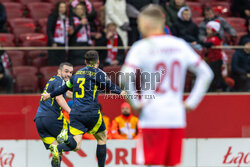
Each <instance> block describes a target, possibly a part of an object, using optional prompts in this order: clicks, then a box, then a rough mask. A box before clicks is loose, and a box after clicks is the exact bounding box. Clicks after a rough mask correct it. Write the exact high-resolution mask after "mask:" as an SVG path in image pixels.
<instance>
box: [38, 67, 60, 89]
mask: <svg viewBox="0 0 250 167" xmlns="http://www.w3.org/2000/svg"><path fill="white" fill-rule="evenodd" d="M57 70H58V66H46V67H41V68H40V73H41V75H42V78H41V82H40V84H41V85H40V88H41V90H42V89H43V88H44V87H45V85H46V83H47V82H48V80H49V79H50V78H51V77H52V76H54V75H56V74H57Z"/></svg>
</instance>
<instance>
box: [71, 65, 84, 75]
mask: <svg viewBox="0 0 250 167" xmlns="http://www.w3.org/2000/svg"><path fill="white" fill-rule="evenodd" d="M83 67H85V66H83V65H82V66H74V71H73V73H76V71H78V70H80V69H81V68H83Z"/></svg>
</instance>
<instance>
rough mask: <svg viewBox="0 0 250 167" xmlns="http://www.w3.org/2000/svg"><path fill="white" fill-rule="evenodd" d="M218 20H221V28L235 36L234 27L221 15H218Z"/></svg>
mask: <svg viewBox="0 0 250 167" xmlns="http://www.w3.org/2000/svg"><path fill="white" fill-rule="evenodd" d="M220 22H221V26H222V27H223V29H224V30H225V31H226V32H227V33H229V34H230V35H231V36H235V35H236V31H235V29H234V28H233V27H232V26H231V25H230V24H229V23H228V22H227V21H226V20H225V19H223V18H222V17H220Z"/></svg>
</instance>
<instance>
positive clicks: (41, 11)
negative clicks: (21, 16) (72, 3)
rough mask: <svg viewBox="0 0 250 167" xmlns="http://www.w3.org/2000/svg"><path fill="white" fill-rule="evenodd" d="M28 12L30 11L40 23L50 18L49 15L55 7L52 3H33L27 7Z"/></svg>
mask: <svg viewBox="0 0 250 167" xmlns="http://www.w3.org/2000/svg"><path fill="white" fill-rule="evenodd" d="M27 7H28V10H29V11H30V16H31V17H32V18H33V19H34V20H36V21H38V20H39V19H42V18H48V16H49V14H50V13H51V11H52V8H53V5H52V4H51V3H45V2H32V3H29V4H28V5H27Z"/></svg>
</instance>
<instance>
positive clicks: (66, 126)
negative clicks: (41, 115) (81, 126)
mask: <svg viewBox="0 0 250 167" xmlns="http://www.w3.org/2000/svg"><path fill="white" fill-rule="evenodd" d="M63 129H67V130H68V122H67V120H66V119H63Z"/></svg>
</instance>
